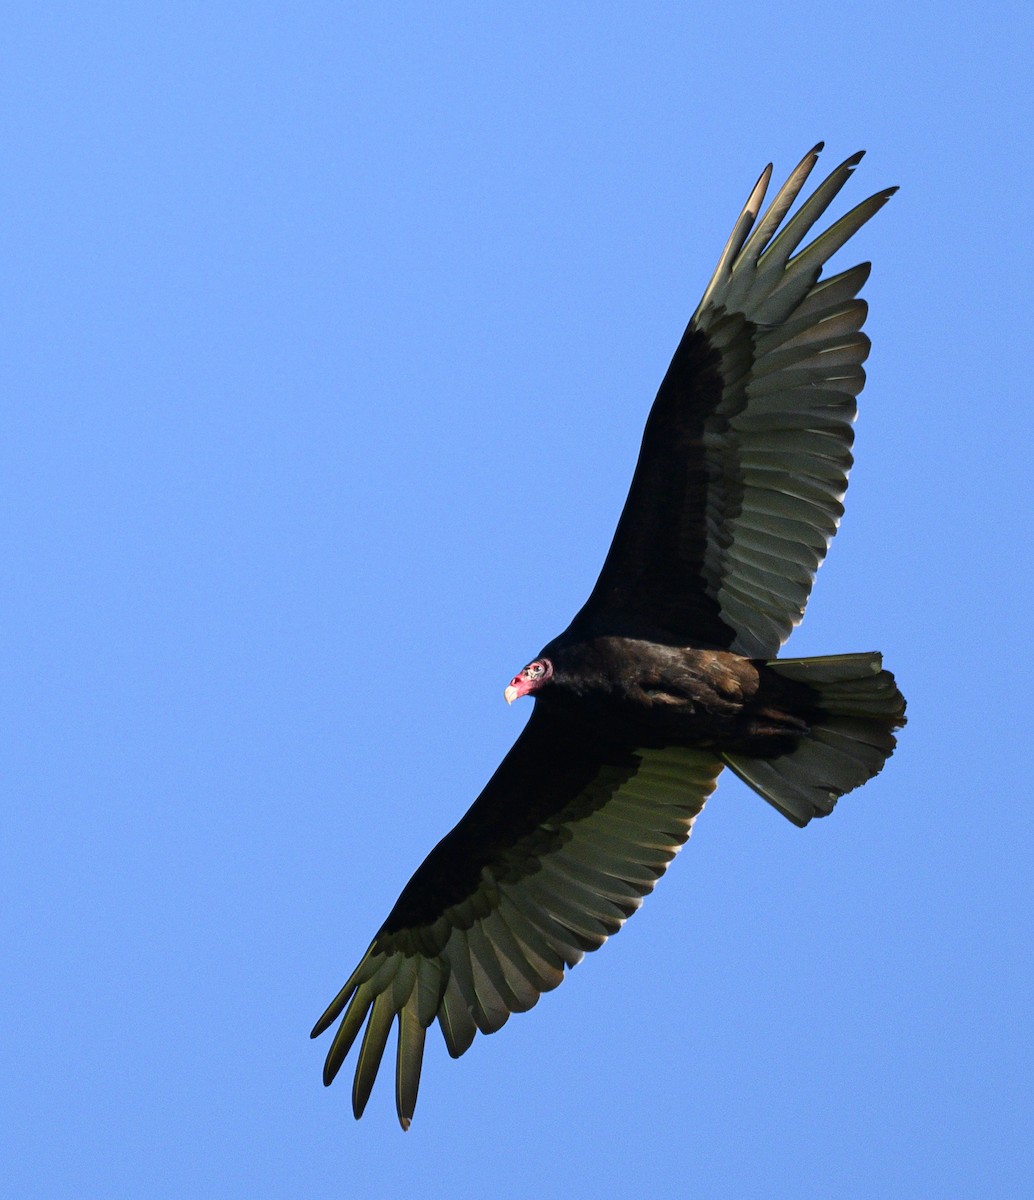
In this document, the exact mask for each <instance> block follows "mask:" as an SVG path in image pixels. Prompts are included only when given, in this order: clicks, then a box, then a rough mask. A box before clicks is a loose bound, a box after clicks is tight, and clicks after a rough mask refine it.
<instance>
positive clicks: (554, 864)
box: [312, 705, 722, 1129]
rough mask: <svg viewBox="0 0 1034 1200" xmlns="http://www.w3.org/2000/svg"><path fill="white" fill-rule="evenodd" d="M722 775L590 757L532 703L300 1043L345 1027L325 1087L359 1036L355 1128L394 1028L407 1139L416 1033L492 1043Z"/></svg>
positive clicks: (695, 760) (551, 983)
mask: <svg viewBox="0 0 1034 1200" xmlns="http://www.w3.org/2000/svg"><path fill="white" fill-rule="evenodd" d="M721 769H722V764H721V763H720V762H719V761H718V759H717V758H716V757H715V756H714V755H711V754H706V753H703V752H701V751H695V750H685V749H678V748H668V749H660V750H656V749H654V750H633V749H622V748H620V747H617V746H614V745H612V744H605V743H604V742H603V741H602V740H596V739H595V737H594V736H593V735H592V734H591V733H590V732H587V731H582V730H580V729H578V728H575V727H570V726H567V725H565V724H563V723H561V722H560V720H559V719H558V718H557V717H555V716H554V715H551V714H549V713H545V712H543V711H542V709H541V706H540V705H536V706H535V710H534V712H533V713H532V717H531V719H530V721H529V722H528V724H527V726H526V727H525V729H524V732H523V733H522V734H521V736H520V737H519V738H518V740H517V742H516V743H515V744H514V746H513V749H512V750H511V751H510V752H509V754H508V755H507V756H506V758H505V759H504V760H503V762H502V763H501V764H500V766H499V769H498V770H497V771H496V773H495V774H494V775H493V776H492V779H491V780H490V781H489V783H488V786H487V787H486V788H485V790H484V791H483V792H482V793H481V795H480V796H479V797H478V799H477V800H476V801H475V803H474V805H473V806H472V807H471V809H470V810H469V812H467V814H466V815H465V816H464V817H463V819H462V820H461V821H460V823H459V824H458V825H457V826H456V828H455V829H453V830H452V832H451V833H449V834H447V835H446V837H445V838H443V839H442V841H441V842H439V843H438V845H437V846H436V847H435V848H434V850H432V851H431V853H430V854H429V855H428V857H427V858H426V859H425V861H424V863H423V864H422V865H421V867H420V868H419V870H418V871H417V872H416V874H415V875H414V876H413V878H412V879H411V880H410V881H409V883H408V884H407V885H406V887H405V889H404V890H403V892H402V895H401V896H400V897H399V899H398V902H397V903H396V905H395V907H394V908H393V909H392V911H391V913H390V915H389V916H388V919H387V920H386V921H385V922H384V924H383V925H382V926H381V929H380V931H379V932H378V934H377V936H376V937H375V938H374V939H373V942H372V944H371V945H370V948H369V950H367V952H366V954H365V955H364V957H363V959H362V961H361V962H360V963H359V966H358V967H357V968H356V969H355V971H354V972H353V973H352V976H351V978H350V979H349V980H348V982H347V983H346V984H345V986H344V987H343V988H342V989H341V991H340V992H339V993H338V995H337V997H336V998H335V999H334V1002H333V1003H332V1004H331V1005H330V1007H329V1008H328V1009H327V1011H326V1012H325V1013H324V1014H323V1016H322V1017H321V1018H320V1019H319V1021H318V1022H317V1024H316V1027H315V1029H314V1030H313V1033H312V1036H313V1037H316V1036H318V1035H319V1034H321V1033H323V1032H324V1030H326V1029H328V1028H329V1027H330V1026H331V1025H332V1024H333V1023H334V1022H335V1021H336V1020H337V1019H338V1017H340V1016H341V1015H342V1013H343V1014H344V1016H343V1019H342V1021H341V1024H340V1026H339V1027H338V1030H337V1033H336V1034H335V1036H334V1041H333V1043H332V1045H331V1047H330V1052H329V1053H328V1055H327V1062H326V1066H325V1068H324V1072H323V1079H324V1082H325V1083H328V1084H329V1083H330V1082H331V1080H332V1079H333V1078H334V1076H335V1075H336V1074H337V1072H338V1070H339V1069H340V1067H341V1065H342V1063H343V1062H344V1060H345V1057H346V1055H347V1054H348V1052H349V1050H350V1049H351V1046H352V1043H353V1042H354V1041H355V1038H356V1036H357V1035H358V1033H359V1031H360V1029H362V1028H363V1026H364V1025H365V1028H366V1032H365V1034H364V1036H363V1040H362V1046H361V1048H360V1051H359V1058H358V1061H357V1063H356V1070H355V1082H354V1086H353V1089H352V1107H353V1110H354V1112H355V1115H356V1117H357V1118H358V1117H359V1116H360V1115H361V1114H362V1112H363V1109H364V1107H365V1106H366V1102H367V1100H368V1098H369V1095H370V1089H371V1088H372V1086H373V1081H374V1078H375V1076H376V1074H377V1071H378V1068H379V1067H380V1063H381V1058H382V1056H383V1054H384V1049H385V1045H386V1043H387V1040H388V1035H389V1033H390V1032H391V1027H392V1025H393V1024H395V1023H396V1022H397V1023H398V1053H397V1059H396V1068H395V1101H396V1107H397V1109H398V1115H399V1120H400V1121H401V1123H402V1127H403V1129H406V1128H408V1127H409V1122H410V1120H411V1118H412V1116H413V1109H414V1107H415V1105H416V1096H417V1086H418V1084H419V1081H420V1066H421V1062H422V1060H423V1050H424V1036H425V1033H426V1030H427V1029H428V1027H429V1026H430V1025H431V1024H432V1023H433V1022H434V1021H435V1020H437V1021H438V1023H439V1025H440V1026H441V1030H442V1033H443V1035H444V1037H445V1043H446V1046H447V1047H448V1050H449V1053H450V1054H451V1055H452V1056H453V1057H454V1058H457V1057H459V1055H461V1054H462V1053H463V1052H464V1051H465V1050H466V1049H467V1048H468V1047H469V1046H470V1044H471V1042H472V1041H473V1040H474V1035H475V1034H476V1033H477V1031H478V1030H480V1031H481V1032H482V1033H494V1032H495V1030H497V1029H500V1028H501V1027H502V1026H503V1025H504V1024H505V1023H506V1021H507V1020H508V1019H509V1016H510V1014H511V1013H515V1012H524V1011H526V1010H527V1009H529V1008H531V1007H532V1006H533V1005H534V1004H535V1003H536V1002H537V1001H538V998H539V996H540V995H541V994H542V993H543V992H548V991H550V990H552V989H553V988H555V987H556V986H557V985H558V984H559V983H560V982H561V981H562V980H563V977H564V967H565V966H566V967H573V966H574V965H575V964H576V963H577V962H579V961H580V960H581V958H582V956H583V955H584V954H585V952H586V951H588V950H595V949H596V948H597V947H599V946H601V945H602V944H603V942H604V941H605V940H606V939H607V937H609V936H610V934H612V933H616V932H617V931H618V929H620V927H621V925H622V924H623V923H624V921H625V920H626V919H627V918H628V917H629V916H631V914H632V913H633V912H635V910H636V909H637V908H638V907H639V905H640V904H641V903H642V898H643V896H645V895H646V894H647V893H648V892H650V891H651V890H652V889H653V886H654V884H655V883H656V882H657V880H658V879H659V878H660V877H661V875H662V874H663V873H664V870H665V868H666V866H667V865H668V863H669V862H670V861H671V859H672V858H673V857H674V856H675V854H676V852H677V851H678V849H679V847H680V846H681V845H682V843H683V842H684V841H685V840H686V838H687V837H688V836H689V831H690V828H691V827H692V825H693V821H694V820H695V818H696V816H697V814H698V813H699V812H700V810H701V808H703V805H704V801H705V800H706V799H707V797H708V796H709V795H710V794H711V792H712V791H713V790H714V786H715V781H716V779H717V777H718V773H719V772H720V771H721Z"/></svg>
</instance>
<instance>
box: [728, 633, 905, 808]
mask: <svg viewBox="0 0 1034 1200" xmlns="http://www.w3.org/2000/svg"><path fill="white" fill-rule="evenodd" d="M767 666H768V667H769V668H770V669H771V670H772V671H774V672H775V673H776V674H777V675H779V676H781V677H782V678H784V679H790V680H794V681H795V682H797V683H803V684H806V685H807V686H808V687H809V688H810V689H811V691H812V692H813V693H814V702H813V703H814V707H813V708H812V709H811V711H810V712H809V714H808V725H809V730H808V732H807V733H806V734H804V735H802V736H801V738H800V740H799V741H798V742H797V744H796V745H795V747H794V748H793V749H792V750H790V751H789V752H788V753H785V754H781V755H779V756H777V757H774V758H751V757H749V756H747V755H743V754H732V753H728V754H724V755H723V756H722V757H723V758H724V760H725V763H726V764H727V765H728V767H729V768H730V769H731V770H732V771H733V772H734V773H735V774H736V775H738V776H739V777H740V779H742V780H743V782H744V783H746V784H749V785H750V786H751V787H752V788H753V789H754V790H755V791H756V792H758V793H760V795H762V796H763V797H764V798H765V799H766V800H767V801H768V802H769V804H771V805H773V806H774V807H775V808H777V809H778V810H779V811H780V812H781V813H782V814H783V816H784V817H787V818H788V819H789V820H791V821H793V823H794V824H795V825H801V826H804V825H807V823H808V822H809V821H810V820H811V818H812V817H825V816H828V814H829V813H831V812H832V811H833V806H834V805H835V804H836V802H837V800H838V799H839V798H840V797H841V796H842V795H844V793H845V792H849V791H851V790H852V789H853V788H856V787H858V786H859V785H860V784H863V783H865V781H866V780H867V779H871V778H872V777H873V776H874V775H876V774H878V773H879V771H880V769H881V768H882V766H883V764H884V763H885V762H886V761H887V759H888V758H890V756H891V754H893V752H894V746H895V744H896V738H895V737H894V730H895V729H900V728H901V726H902V725H904V724H905V698H904V696H902V694H901V692H900V691H898V687H897V684H896V683H895V682H894V676H893V675H892V674H891V673H890V672H889V671H885V670H884V669H883V658H882V656H881V655H880V654H878V653H877V652H875V651H874V652H872V653H869V654H832V655H828V656H826V657H823V658H783V659H777V660H774V661H772V662H769V663H768V664H767Z"/></svg>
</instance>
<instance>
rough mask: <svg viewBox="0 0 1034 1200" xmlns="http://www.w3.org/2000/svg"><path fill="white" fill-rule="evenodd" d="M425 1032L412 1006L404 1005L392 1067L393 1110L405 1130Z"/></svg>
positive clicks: (410, 1116)
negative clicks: (395, 1056) (393, 1065)
mask: <svg viewBox="0 0 1034 1200" xmlns="http://www.w3.org/2000/svg"><path fill="white" fill-rule="evenodd" d="M426 1033H427V1030H426V1029H425V1028H424V1026H423V1024H422V1023H421V1021H420V1018H419V1017H418V1016H417V1014H416V1011H415V1009H414V1006H413V1005H412V1004H407V1005H406V1007H405V1008H404V1009H403V1010H402V1011H401V1012H400V1013H399V1044H398V1057H397V1059H396V1066H395V1110H396V1112H397V1113H398V1117H399V1124H400V1125H401V1126H402V1128H403V1129H404V1130H405V1129H408V1128H409V1126H410V1123H411V1122H412V1120H413V1112H414V1110H415V1109H416V1096H417V1091H418V1089H419V1087H420V1069H421V1067H422V1066H423V1062H424V1039H425V1036H426Z"/></svg>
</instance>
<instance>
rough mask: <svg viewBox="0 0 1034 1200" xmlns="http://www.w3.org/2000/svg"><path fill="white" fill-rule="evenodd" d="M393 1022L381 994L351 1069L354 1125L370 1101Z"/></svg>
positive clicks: (388, 1003) (389, 1006)
mask: <svg viewBox="0 0 1034 1200" xmlns="http://www.w3.org/2000/svg"><path fill="white" fill-rule="evenodd" d="M394 1020H395V1008H394V1006H393V1005H392V1003H391V997H390V996H389V995H388V994H387V992H381V994H380V995H379V996H377V997H376V999H375V1000H374V1002H373V1008H372V1009H371V1011H370V1020H369V1021H368V1023H367V1026H366V1032H365V1033H364V1034H363V1044H362V1046H361V1047H360V1049H359V1061H358V1062H357V1063H356V1067H355V1081H354V1083H353V1084H352V1111H353V1113H355V1119H356V1120H357V1121H358V1120H359V1118H360V1117H361V1116H362V1115H363V1110H364V1109H365V1108H366V1102H367V1100H369V1098H370V1091H371V1090H372V1088H373V1081H374V1079H376V1078H377V1070H378V1068H379V1067H380V1065H381V1059H382V1058H383V1057H384V1047H385V1046H386V1045H387V1042H388V1034H389V1033H390V1032H391V1026H392V1023H393V1022H394Z"/></svg>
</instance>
